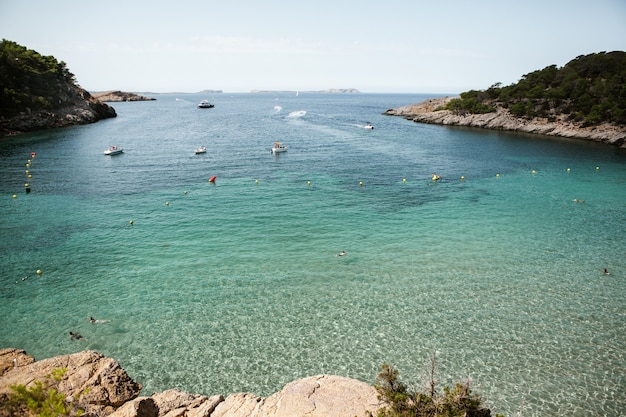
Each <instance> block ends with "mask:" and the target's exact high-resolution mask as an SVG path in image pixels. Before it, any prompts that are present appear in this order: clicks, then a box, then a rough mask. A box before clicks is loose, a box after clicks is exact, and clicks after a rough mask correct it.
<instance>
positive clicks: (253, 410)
mask: <svg viewBox="0 0 626 417" xmlns="http://www.w3.org/2000/svg"><path fill="white" fill-rule="evenodd" d="M59 368H66V369H67V371H66V372H65V373H64V375H63V379H62V380H61V381H60V382H59V383H58V387H57V389H58V391H59V392H61V393H63V394H64V395H67V397H68V398H71V397H74V396H77V397H78V398H79V399H78V405H79V406H80V407H82V408H83V409H86V411H87V412H88V413H91V414H92V415H98V416H110V417H299V416H302V417H305V416H306V417H347V416H350V417H354V416H357V417H364V416H367V415H368V413H372V414H373V415H375V414H376V412H377V410H378V409H379V407H380V406H381V404H380V402H379V400H378V399H377V392H376V389H375V388H374V387H372V386H370V385H368V384H366V383H364V382H361V381H357V380H354V379H350V378H345V377H340V376H333V375H318V376H313V377H309V378H304V379H301V380H298V381H294V382H291V383H289V384H287V385H286V386H285V387H284V388H283V389H282V390H281V391H279V392H277V393H275V394H273V395H271V396H269V397H265V398H264V397H257V396H255V395H253V394H246V393H237V394H231V395H229V396H228V397H226V398H224V397H223V396H222V395H214V396H211V397H207V396H204V395H198V394H189V393H186V392H183V391H180V390H178V389H171V390H167V391H164V392H160V393H154V394H152V395H151V396H150V397H144V396H141V397H140V396H138V395H139V392H140V390H141V385H140V384H138V383H136V382H135V381H133V380H132V379H131V378H130V377H129V376H128V374H127V373H126V372H125V371H124V370H123V369H122V368H121V367H120V365H119V364H118V363H117V362H116V361H115V360H114V359H111V358H106V357H104V356H103V355H101V354H100V353H98V352H95V351H86V352H79V353H75V354H71V355H63V356H57V357H54V358H50V359H44V360H41V361H35V360H34V358H33V357H32V356H30V355H28V354H27V353H26V352H25V351H23V350H19V349H3V350H0V404H6V401H7V399H8V395H9V394H10V393H11V392H12V391H11V389H10V386H11V385H16V384H23V385H26V386H28V385H32V384H33V383H34V381H42V380H44V379H45V378H46V376H47V375H50V374H51V373H52V371H53V370H55V369H59ZM6 415H7V413H6V410H3V409H2V407H1V406H0V416H6Z"/></svg>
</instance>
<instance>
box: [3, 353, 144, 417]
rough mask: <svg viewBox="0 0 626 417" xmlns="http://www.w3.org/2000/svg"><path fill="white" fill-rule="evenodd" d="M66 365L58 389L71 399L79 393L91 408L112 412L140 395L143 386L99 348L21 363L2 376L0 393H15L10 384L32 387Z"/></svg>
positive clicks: (83, 401) (85, 403) (82, 402)
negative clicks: (96, 350) (97, 349)
mask: <svg viewBox="0 0 626 417" xmlns="http://www.w3.org/2000/svg"><path fill="white" fill-rule="evenodd" d="M60 368H66V369H67V371H66V372H65V373H64V375H63V378H62V380H61V381H59V382H58V387H57V390H58V391H59V392H61V393H63V394H65V395H67V397H68V398H70V397H74V396H77V397H78V398H79V403H80V405H81V406H82V407H84V408H86V409H87V411H93V412H99V413H105V414H109V413H111V412H112V411H114V410H115V409H117V408H118V407H120V406H122V405H123V404H124V403H126V402H127V401H130V400H132V399H134V398H136V397H137V396H138V395H139V391H140V390H141V385H140V384H138V383H136V382H135V381H133V380H132V379H131V378H130V377H129V376H128V374H127V373H126V371H124V369H122V368H121V367H120V365H119V363H117V361H115V360H114V359H111V358H105V357H104V356H103V355H102V354H100V353H98V352H95V351H85V352H78V353H74V354H70V355H62V356H56V357H53V358H49V359H43V360H40V361H36V362H33V363H30V364H28V365H24V366H18V367H17V368H14V369H11V370H9V371H8V372H6V373H5V374H4V375H2V376H0V395H5V396H6V395H8V394H10V393H11V389H10V386H11V385H17V384H22V385H26V386H29V385H31V384H33V383H34V381H43V380H45V379H46V377H47V376H48V375H50V374H51V373H52V371H53V370H55V369H60Z"/></svg>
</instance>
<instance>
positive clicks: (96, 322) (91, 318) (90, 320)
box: [89, 317, 111, 324]
mask: <svg viewBox="0 0 626 417" xmlns="http://www.w3.org/2000/svg"><path fill="white" fill-rule="evenodd" d="M110 321H111V320H96V319H94V318H93V317H89V323H91V324H94V323H95V324H100V323H108V322H110Z"/></svg>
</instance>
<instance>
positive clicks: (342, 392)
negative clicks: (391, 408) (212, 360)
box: [211, 375, 381, 417]
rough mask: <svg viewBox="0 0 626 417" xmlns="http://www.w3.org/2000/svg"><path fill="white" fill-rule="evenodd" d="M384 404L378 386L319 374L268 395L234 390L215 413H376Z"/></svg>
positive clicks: (310, 416) (252, 416)
mask: <svg viewBox="0 0 626 417" xmlns="http://www.w3.org/2000/svg"><path fill="white" fill-rule="evenodd" d="M380 406H381V404H380V401H379V400H378V398H377V392H376V389H375V388H374V387H372V386H370V385H368V384H366V383H364V382H361V381H357V380H354V379H351V378H345V377H340V376H335V375H317V376H312V377H309V378H304V379H300V380H297V381H294V382H291V383H289V384H287V385H286V386H285V387H284V388H283V389H282V390H281V391H279V392H277V393H275V394H273V395H271V396H269V397H267V398H260V397H256V396H254V395H251V394H232V395H230V396H228V397H227V398H226V400H225V401H224V402H223V403H221V404H220V405H218V406H217V408H216V409H215V412H214V413H213V414H211V417H297V416H303V417H304V416H306V417H344V416H359V417H361V416H366V415H368V413H372V414H374V415H375V414H376V411H377V410H378V409H379V407H380Z"/></svg>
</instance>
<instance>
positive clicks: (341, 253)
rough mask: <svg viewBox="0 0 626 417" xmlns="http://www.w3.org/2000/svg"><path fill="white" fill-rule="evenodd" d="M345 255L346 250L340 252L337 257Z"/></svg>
mask: <svg viewBox="0 0 626 417" xmlns="http://www.w3.org/2000/svg"><path fill="white" fill-rule="evenodd" d="M345 254H346V251H345V250H342V251H341V252H339V253H338V254H337V256H345Z"/></svg>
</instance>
